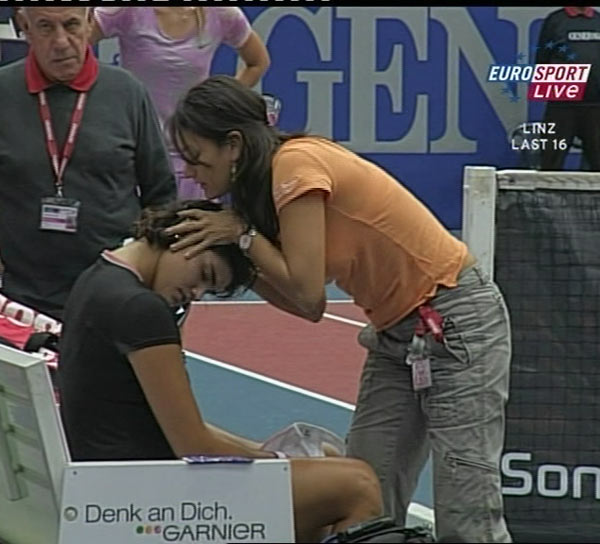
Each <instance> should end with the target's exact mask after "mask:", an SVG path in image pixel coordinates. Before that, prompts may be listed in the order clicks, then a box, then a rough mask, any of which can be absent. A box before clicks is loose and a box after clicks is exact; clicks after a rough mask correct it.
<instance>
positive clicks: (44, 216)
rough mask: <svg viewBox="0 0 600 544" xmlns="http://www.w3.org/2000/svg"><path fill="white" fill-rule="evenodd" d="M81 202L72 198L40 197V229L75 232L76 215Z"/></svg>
mask: <svg viewBox="0 0 600 544" xmlns="http://www.w3.org/2000/svg"><path fill="white" fill-rule="evenodd" d="M80 205H81V203H80V202H79V201H78V200H75V199H73V198H61V197H47V198H42V205H41V218H40V229H41V230H53V231H59V232H69V233H74V232H77V217H78V215H79V208H80Z"/></svg>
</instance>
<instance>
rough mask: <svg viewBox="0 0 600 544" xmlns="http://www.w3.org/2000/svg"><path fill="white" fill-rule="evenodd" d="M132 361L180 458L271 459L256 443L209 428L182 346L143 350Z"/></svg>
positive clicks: (155, 414)
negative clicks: (188, 372)
mask: <svg viewBox="0 0 600 544" xmlns="http://www.w3.org/2000/svg"><path fill="white" fill-rule="evenodd" d="M129 361H130V363H131V365H132V367H133V370H134V372H135V374H136V376H137V379H138V381H139V383H140V385H141V387H142V390H143V391H144V395H145V396H146V399H147V400H148V404H149V405H150V407H151V409H152V412H153V413H154V416H155V417H156V420H157V421H158V424H159V425H160V427H161V429H162V430H163V433H164V434H165V437H166V439H167V441H168V442H169V444H170V445H171V448H172V449H173V452H174V453H175V455H177V456H178V457H182V456H184V455H189V454H197V453H204V454H220V455H223V454H226V455H243V456H247V457H261V458H272V457H273V455H272V454H271V453H270V452H265V451H260V450H259V449H258V448H255V447H253V446H254V444H255V443H253V442H252V441H248V440H245V439H238V438H237V437H235V436H234V435H232V434H230V433H227V432H225V431H221V430H219V429H216V428H215V427H213V426H211V425H208V424H206V423H205V422H204V420H203V419H202V415H201V414H200V411H199V410H198V407H197V405H196V401H195V399H194V396H193V393H192V390H191V387H190V384H189V380H188V377H187V374H186V372H185V367H184V364H183V357H182V355H181V346H180V345H179V344H166V345H160V346H153V347H149V348H144V349H140V350H138V351H134V352H131V353H130V354H129Z"/></svg>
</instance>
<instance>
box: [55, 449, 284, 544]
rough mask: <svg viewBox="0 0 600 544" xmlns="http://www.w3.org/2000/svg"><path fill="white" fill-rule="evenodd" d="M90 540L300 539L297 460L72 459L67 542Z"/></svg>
mask: <svg viewBox="0 0 600 544" xmlns="http://www.w3.org/2000/svg"><path fill="white" fill-rule="evenodd" d="M84 542H85V544H106V543H107V542H110V543H111V544H130V543H132V544H136V543H139V544H159V543H160V544H162V543H167V542H184V543H195V542H294V526H293V515H292V496H291V478H290V469H289V463H288V462H287V461H285V460H273V461H271V460H264V461H263V460H261V461H257V462H253V463H247V464H231V463H228V464H223V463H221V464H194V465H187V464H185V463H181V462H168V461H166V462H148V463H138V462H136V463H98V464H95V463H75V464H72V465H71V466H70V467H69V468H67V469H66V471H65V478H64V492H63V501H62V508H61V520H60V539H59V543H60V544H82V543H84Z"/></svg>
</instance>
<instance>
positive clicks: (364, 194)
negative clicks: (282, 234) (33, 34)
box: [273, 137, 467, 330]
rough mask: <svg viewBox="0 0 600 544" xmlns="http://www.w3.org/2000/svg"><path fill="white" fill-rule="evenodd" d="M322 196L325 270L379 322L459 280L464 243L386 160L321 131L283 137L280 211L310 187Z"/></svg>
mask: <svg viewBox="0 0 600 544" xmlns="http://www.w3.org/2000/svg"><path fill="white" fill-rule="evenodd" d="M315 189H317V190H321V191H323V192H324V193H326V198H325V244H326V250H325V254H326V255H325V260H326V262H325V271H326V275H327V278H328V280H335V282H336V284H337V285H338V286H339V287H340V288H341V289H343V290H344V291H346V292H347V293H348V294H349V295H351V296H352V297H353V298H354V302H355V303H356V304H357V305H358V306H360V307H361V308H362V309H363V310H364V312H365V314H366V316H367V317H368V318H369V320H370V321H371V323H373V325H374V326H375V327H376V329H377V330H382V329H385V328H387V327H389V326H390V325H393V324H394V323H396V322H397V321H399V320H400V319H402V318H403V317H405V316H406V315H408V314H409V313H410V312H411V311H412V310H414V309H415V308H417V307H418V306H419V305H420V304H422V303H423V302H425V301H426V300H428V299H429V298H431V297H432V296H434V295H435V292H436V289H437V286H438V285H444V286H446V287H454V286H456V279H457V276H458V274H459V272H460V269H461V267H462V265H463V262H464V260H465V257H466V255H467V247H466V245H465V244H464V243H463V242H461V241H460V240H458V239H457V238H455V237H454V236H452V234H450V232H448V230H446V228H445V227H444V226H443V225H442V224H441V223H440V222H439V221H438V220H437V219H436V218H435V216H434V215H433V214H432V213H431V212H430V211H429V210H428V209H427V208H426V207H425V205H423V204H422V203H421V202H420V201H419V200H418V199H417V198H416V197H414V196H413V195H412V193H410V192H409V191H408V190H407V189H406V188H405V187H403V186H402V185H401V184H400V183H399V182H398V181H397V180H396V179H394V178H393V177H392V176H390V175H389V174H388V173H387V172H385V171H384V170H383V169H382V168H380V167H379V166H377V165H375V164H374V163H372V162H369V161H367V160H365V159H363V158H361V157H360V156H358V155H356V154H355V153H353V152H351V151H349V150H347V149H345V148H344V147H342V146H340V145H338V144H336V143H334V142H331V141H329V140H326V139H324V138H317V137H303V138H297V139H292V140H289V141H288V142H286V143H284V144H283V145H282V146H281V147H280V149H279V150H278V151H277V153H276V154H275V156H274V158H273V199H274V201H275V208H276V210H277V212H278V213H279V211H280V210H281V208H283V207H284V206H285V205H286V204H287V203H288V202H290V201H291V200H293V199H295V198H298V197H299V196H301V195H303V194H305V193H307V192H308V191H311V190H315Z"/></svg>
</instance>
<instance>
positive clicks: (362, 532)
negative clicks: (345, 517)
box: [321, 516, 435, 544]
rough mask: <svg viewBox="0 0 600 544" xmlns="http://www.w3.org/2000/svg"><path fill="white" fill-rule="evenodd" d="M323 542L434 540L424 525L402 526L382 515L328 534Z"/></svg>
mask: <svg viewBox="0 0 600 544" xmlns="http://www.w3.org/2000/svg"><path fill="white" fill-rule="evenodd" d="M321 542H323V543H333V542H336V543H337V542H380V543H381V544H384V543H402V542H415V543H416V542H435V539H434V538H433V534H432V533H431V531H430V530H429V529H428V528H426V527H410V528H402V527H400V526H399V525H396V523H394V520H393V519H392V518H390V517H388V516H382V517H380V518H375V519H372V520H369V521H365V522H363V523H357V524H356V525H352V526H351V527H348V528H347V529H346V530H345V531H341V532H339V533H336V534H334V535H330V536H328V537H327V538H326V539H325V540H322V541H321Z"/></svg>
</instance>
